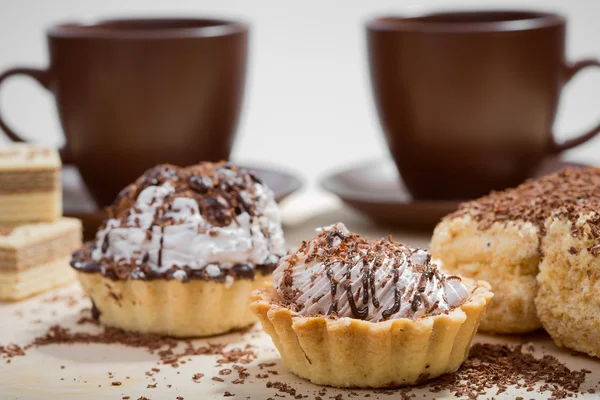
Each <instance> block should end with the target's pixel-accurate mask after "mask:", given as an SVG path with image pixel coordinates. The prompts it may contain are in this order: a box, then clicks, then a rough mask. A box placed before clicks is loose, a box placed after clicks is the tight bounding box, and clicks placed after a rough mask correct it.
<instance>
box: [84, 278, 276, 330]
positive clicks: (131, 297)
mask: <svg viewBox="0 0 600 400" xmlns="http://www.w3.org/2000/svg"><path fill="white" fill-rule="evenodd" d="M77 276H78V278H79V282H80V283H81V286H83V288H84V290H85V291H86V292H87V293H88V295H89V296H90V297H91V299H92V300H93V302H94V303H95V305H96V308H97V309H98V311H100V322H101V323H102V324H104V325H107V326H111V327H115V328H120V329H123V330H126V331H133V332H139V333H152V334H160V335H167V336H174V337H200V336H211V335H217V334H221V333H225V332H229V331H232V330H236V329H241V328H245V327H247V326H250V325H252V324H254V323H255V322H256V317H255V316H254V314H253V313H252V312H251V311H250V308H249V306H248V305H249V298H250V294H251V293H252V291H254V290H256V289H257V288H259V287H262V286H263V285H264V284H265V282H266V281H268V280H270V279H272V278H271V275H262V274H260V273H257V274H256V277H255V279H253V280H251V279H236V280H234V281H233V283H232V284H231V285H226V284H225V283H223V282H218V281H207V280H200V279H198V280H190V281H188V282H181V281H178V280H176V279H171V280H166V279H155V280H137V279H125V280H112V279H110V278H107V277H106V276H104V275H102V274H100V273H88V272H77Z"/></svg>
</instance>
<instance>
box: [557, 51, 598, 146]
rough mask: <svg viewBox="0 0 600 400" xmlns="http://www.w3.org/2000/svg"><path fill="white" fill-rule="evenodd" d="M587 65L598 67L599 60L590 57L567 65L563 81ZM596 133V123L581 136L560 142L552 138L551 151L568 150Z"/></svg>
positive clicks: (569, 78) (567, 80)
mask: <svg viewBox="0 0 600 400" xmlns="http://www.w3.org/2000/svg"><path fill="white" fill-rule="evenodd" d="M587 67H600V60H597V59H593V58H590V59H585V60H581V61H577V62H576V63H573V64H569V65H567V66H566V71H565V83H566V82H569V81H570V80H571V79H572V78H573V77H574V76H575V74H577V73H578V72H579V71H581V70H582V69H584V68H587ZM598 133H600V124H598V125H596V127H594V128H592V129H591V130H590V131H588V132H586V133H584V134H582V135H581V136H578V137H576V138H573V139H569V140H566V141H564V142H562V143H558V142H556V141H555V140H553V141H552V149H551V151H552V153H554V154H557V153H560V152H562V151H564V150H568V149H571V148H573V147H575V146H579V145H580V144H582V143H585V142H587V141H588V140H590V139H592V138H593V137H594V136H596V135H597V134H598Z"/></svg>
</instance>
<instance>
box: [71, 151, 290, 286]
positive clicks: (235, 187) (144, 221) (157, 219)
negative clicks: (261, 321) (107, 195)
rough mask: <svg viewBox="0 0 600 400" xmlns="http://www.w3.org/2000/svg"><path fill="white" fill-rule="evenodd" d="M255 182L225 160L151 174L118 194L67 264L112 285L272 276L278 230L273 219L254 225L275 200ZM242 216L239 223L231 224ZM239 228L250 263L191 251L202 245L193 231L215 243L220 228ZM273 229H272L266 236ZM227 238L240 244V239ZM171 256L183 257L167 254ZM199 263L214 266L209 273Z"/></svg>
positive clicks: (279, 242)
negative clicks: (189, 245)
mask: <svg viewBox="0 0 600 400" xmlns="http://www.w3.org/2000/svg"><path fill="white" fill-rule="evenodd" d="M257 182H259V181H258V180H257V179H256V177H254V176H253V175H251V174H250V173H249V172H248V171H246V170H245V169H243V168H238V167H236V166H234V165H232V164H230V163H227V162H219V163H208V162H207V163H201V164H198V165H195V166H191V167H187V168H180V167H177V166H174V165H169V164H164V165H159V166H156V167H154V168H151V169H149V170H147V171H146V172H145V173H144V174H143V175H142V176H141V177H140V178H139V179H137V180H136V181H135V182H134V183H133V184H131V185H129V186H128V187H126V188H125V189H123V190H122V191H121V192H120V193H119V195H118V196H117V198H116V199H115V201H114V202H113V204H112V205H111V206H110V207H108V208H107V213H108V216H109V218H108V219H107V220H105V221H104V224H103V225H102V226H101V227H100V230H99V231H98V234H97V239H96V242H95V243H88V244H86V245H85V246H84V247H83V248H82V249H81V250H80V251H77V252H76V253H75V254H74V255H73V261H72V266H73V267H74V268H75V269H77V270H79V271H82V272H99V273H101V274H103V275H105V276H107V277H109V278H111V279H162V278H164V279H179V280H182V281H187V280H190V279H211V280H217V281H220V280H224V279H225V278H227V277H233V278H234V279H237V278H243V279H253V278H254V276H255V274H256V273H257V272H259V273H263V274H268V273H271V272H272V271H273V270H274V268H275V267H276V263H277V261H278V259H279V258H280V256H281V254H277V253H280V252H281V253H282V252H283V245H282V242H283V239H282V233H281V228H280V225H279V226H277V227H276V228H273V227H272V226H273V225H274V224H273V223H272V222H273V218H274V217H272V216H270V215H267V216H266V217H265V218H264V221H266V222H264V221H263V219H259V218H261V217H263V212H265V210H270V209H272V208H273V207H275V202H274V200H273V199H272V194H271V193H270V191H269V190H268V188H261V187H260V185H258V184H257ZM146 189H148V190H146ZM241 214H244V215H243V218H244V219H243V220H241V219H238V217H240V215H241ZM246 214H247V215H246ZM240 221H241V222H240ZM241 224H248V225H249V230H248V231H245V232H247V233H246V236H248V237H249V239H250V240H251V241H252V243H253V246H252V248H250V250H247V252H248V256H247V257H248V260H252V261H253V262H242V263H238V264H234V265H232V264H231V263H219V262H210V260H214V257H212V258H211V257H208V256H206V257H205V256H204V255H202V254H200V253H202V252H198V251H195V250H196V247H198V246H202V243H203V242H202V241H199V243H197V241H196V240H195V237H194V236H195V235H196V233H197V234H198V235H206V236H209V237H210V238H214V237H216V236H219V235H220V234H221V232H223V230H221V229H219V228H224V229H225V230H226V231H225V233H224V234H225V235H229V233H228V232H229V231H235V230H237V226H242V225H241ZM236 225H237V226H236ZM255 227H258V228H259V229H260V231H259V229H253V228H255ZM117 229H119V230H120V231H117ZM273 229H276V231H275V232H271V230H273ZM272 233H273V238H274V239H272V240H273V241H272V240H271V234H272ZM248 234H249V235H248ZM275 234H277V235H275ZM165 235H166V238H165ZM169 235H171V238H173V239H174V240H179V239H180V238H181V239H182V240H184V241H185V242H186V243H190V242H192V243H193V245H194V249H189V250H188V249H187V248H186V249H181V248H178V247H177V243H175V244H174V243H173V240H171V239H169ZM178 235H181V236H178ZM140 236H142V237H143V238H140ZM156 236H159V237H156ZM227 240H228V241H230V240H231V241H236V240H239V241H245V240H246V237H244V236H243V235H241V237H240V238H239V239H238V238H235V237H233V238H229V237H227ZM121 242H123V243H121ZM255 243H258V244H259V245H260V246H262V247H264V248H265V251H266V252H267V257H264V256H263V255H262V254H264V253H262V252H261V251H260V250H261V249H262V247H258V248H257V250H256V251H254V249H255V246H256V244H255ZM165 245H166V246H167V250H165ZM236 251H237V250H236ZM240 251H246V250H240ZM176 252H181V253H183V256H184V257H177V255H176V254H175V255H173V253H176ZM196 255H198V258H196ZM238 258H239V256H238V257H237V258H236V259H238ZM181 259H183V260H186V259H191V261H190V265H189V266H188V265H179V263H180V262H181V261H180V260H181ZM204 264H212V265H213V268H211V269H210V272H211V273H210V274H208V272H207V271H206V267H207V265H204ZM255 264H256V265H255ZM215 267H218V268H216V269H215ZM219 271H220V272H219Z"/></svg>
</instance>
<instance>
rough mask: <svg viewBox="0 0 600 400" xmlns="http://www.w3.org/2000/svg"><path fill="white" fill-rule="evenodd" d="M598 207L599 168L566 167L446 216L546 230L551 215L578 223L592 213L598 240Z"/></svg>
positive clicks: (481, 225)
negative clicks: (584, 216) (465, 217)
mask: <svg viewBox="0 0 600 400" xmlns="http://www.w3.org/2000/svg"><path fill="white" fill-rule="evenodd" d="M599 209H600V168H566V169H563V170H561V171H559V172H557V173H554V174H551V175H547V176H543V177H541V178H537V179H530V180H527V181H526V182H525V183H523V184H521V185H520V186H518V187H516V188H514V189H507V190H504V191H501V192H492V193H490V194H489V195H487V196H485V197H482V198H480V199H477V200H473V201H470V202H466V203H463V204H461V205H460V207H459V209H458V210H457V211H456V212H454V213H453V214H450V215H449V216H448V217H447V218H456V217H461V216H464V215H470V216H471V217H472V218H474V219H475V220H476V221H478V222H479V228H480V229H482V230H483V229H487V228H489V227H490V226H491V225H492V224H493V223H495V222H506V221H508V220H513V221H524V222H531V223H532V224H534V225H536V226H538V228H539V229H540V231H541V232H542V233H543V232H544V221H545V220H546V218H548V217H549V216H550V215H553V214H557V215H562V216H565V217H566V218H568V219H570V220H571V221H573V222H575V221H577V220H578V219H579V216H580V215H581V214H591V216H592V218H591V220H590V221H588V222H589V223H590V224H591V225H592V229H593V230H594V231H595V232H596V234H595V235H594V237H595V238H596V239H599V238H600V218H598V217H596V218H593V216H594V215H596V212H597V211H598V210H599ZM598 244H600V240H599V241H598Z"/></svg>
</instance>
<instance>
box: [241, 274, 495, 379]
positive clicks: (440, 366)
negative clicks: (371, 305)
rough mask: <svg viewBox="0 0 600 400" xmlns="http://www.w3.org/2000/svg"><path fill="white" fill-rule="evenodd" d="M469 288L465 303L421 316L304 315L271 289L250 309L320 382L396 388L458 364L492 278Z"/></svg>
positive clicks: (288, 361)
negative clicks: (377, 318)
mask: <svg viewBox="0 0 600 400" xmlns="http://www.w3.org/2000/svg"><path fill="white" fill-rule="evenodd" d="M464 281H468V280H464ZM470 288H471V289H472V290H471V295H470V297H469V299H468V300H467V301H466V302H465V303H464V304H463V305H462V306H460V307H457V308H455V309H454V310H452V311H450V312H448V313H446V314H440V315H435V316H430V317H423V318H419V319H415V320H413V319H408V318H402V319H394V320H389V321H383V322H376V323H374V322H368V321H363V320H359V319H354V318H332V317H325V316H317V317H303V316H299V315H297V314H295V313H294V312H293V311H291V310H290V309H288V308H286V307H284V306H282V305H281V304H279V303H278V300H279V296H278V294H277V291H276V290H275V289H274V288H272V287H266V288H264V289H262V290H258V291H256V292H254V293H253V294H252V303H251V308H252V311H253V312H254V313H255V314H256V315H257V316H258V318H259V320H260V322H261V323H262V326H263V328H264V330H265V332H266V333H268V334H269V335H270V336H271V338H272V339H273V342H274V343H275V346H276V347H277V349H278V350H279V353H280V354H281V357H282V358H283V362H284V363H285V365H286V366H287V367H288V368H289V369H290V370H291V371H292V372H293V373H295V374H296V375H298V376H300V377H302V378H305V379H308V380H310V381H311V382H313V383H316V384H319V385H329V386H337V387H371V388H382V387H395V386H402V385H412V384H416V383H420V382H423V381H425V380H428V379H430V378H435V377H437V376H440V375H442V374H446V373H450V372H454V371H456V370H458V368H459V367H460V365H461V364H462V363H463V361H464V360H465V359H466V358H467V356H468V354H469V349H470V346H471V340H472V339H473V336H474V335H475V333H476V332H477V328H478V326H479V322H480V320H481V318H482V316H483V313H484V312H485V309H486V307H487V305H488V303H489V302H490V300H491V299H492V296H493V294H492V292H491V291H490V285H489V284H488V283H487V282H484V281H478V282H474V281H472V284H471V285H470Z"/></svg>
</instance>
